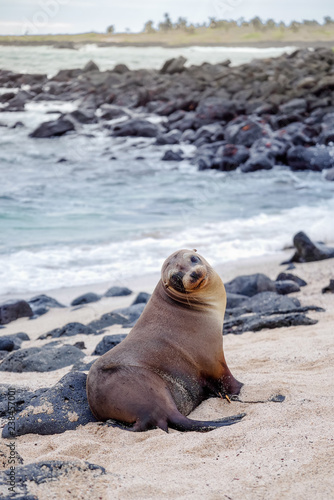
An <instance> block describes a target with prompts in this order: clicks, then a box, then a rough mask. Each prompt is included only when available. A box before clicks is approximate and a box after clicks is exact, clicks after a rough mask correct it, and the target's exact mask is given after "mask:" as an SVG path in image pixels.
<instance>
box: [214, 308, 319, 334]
mask: <svg viewBox="0 0 334 500" xmlns="http://www.w3.org/2000/svg"><path fill="white" fill-rule="evenodd" d="M317 322H318V321H317V320H314V319H310V318H308V317H307V316H305V314H302V313H289V314H284V315H274V316H261V315H255V316H253V317H240V318H237V319H235V320H230V321H225V322H224V330H223V331H224V334H225V335H226V334H229V333H233V334H241V333H244V332H247V331H251V332H259V331H261V330H264V329H265V328H268V329H270V330H272V329H274V328H283V327H290V326H303V325H315V324H316V323H317Z"/></svg>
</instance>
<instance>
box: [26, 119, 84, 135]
mask: <svg viewBox="0 0 334 500" xmlns="http://www.w3.org/2000/svg"><path fill="white" fill-rule="evenodd" d="M72 130H75V127H74V124H73V122H72V121H70V120H67V119H65V118H59V119H58V120H52V121H49V122H44V123H42V124H41V125H39V127H37V128H36V129H35V130H34V131H33V132H32V133H31V134H30V135H29V137H34V138H40V139H45V138H49V137H59V136H61V135H64V134H66V133H67V132H71V131H72Z"/></svg>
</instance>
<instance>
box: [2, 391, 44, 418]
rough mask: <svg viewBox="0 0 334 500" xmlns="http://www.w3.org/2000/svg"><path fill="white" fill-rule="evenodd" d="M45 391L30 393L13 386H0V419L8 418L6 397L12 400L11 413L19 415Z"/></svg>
mask: <svg viewBox="0 0 334 500" xmlns="http://www.w3.org/2000/svg"><path fill="white" fill-rule="evenodd" d="M46 390H47V389H38V390H37V391H35V392H32V391H31V390H29V389H26V388H24V387H23V388H22V387H16V386H13V385H7V384H0V417H3V418H6V416H7V417H8V396H9V395H10V396H11V399H12V398H14V400H13V403H14V404H13V405H12V409H13V413H19V412H20V411H22V410H23V409H24V408H25V407H26V406H28V405H29V404H30V402H31V401H33V400H34V399H36V398H37V397H38V396H39V395H40V394H42V393H43V392H45V391H46Z"/></svg>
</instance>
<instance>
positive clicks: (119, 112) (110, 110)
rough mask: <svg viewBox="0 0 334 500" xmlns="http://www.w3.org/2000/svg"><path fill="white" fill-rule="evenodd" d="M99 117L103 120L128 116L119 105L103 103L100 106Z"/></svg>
mask: <svg viewBox="0 0 334 500" xmlns="http://www.w3.org/2000/svg"><path fill="white" fill-rule="evenodd" d="M100 110H101V118H102V119H103V120H114V119H115V118H121V117H123V116H127V117H129V116H130V115H129V113H128V112H127V111H126V110H125V109H124V108H122V107H121V106H115V105H114V104H103V105H102V106H101V107H100Z"/></svg>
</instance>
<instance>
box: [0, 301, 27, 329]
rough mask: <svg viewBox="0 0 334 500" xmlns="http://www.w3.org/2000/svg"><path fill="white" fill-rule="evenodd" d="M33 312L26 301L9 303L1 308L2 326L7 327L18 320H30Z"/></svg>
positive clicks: (0, 319)
mask: <svg viewBox="0 0 334 500" xmlns="http://www.w3.org/2000/svg"><path fill="white" fill-rule="evenodd" d="M31 316H33V311H32V309H31V307H30V305H29V304H28V302H26V301H25V300H19V301H14V302H8V303H7V304H2V305H1V306H0V325H7V324H8V323H11V322H12V321H15V320H16V319H18V318H24V317H26V318H30V317H31Z"/></svg>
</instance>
